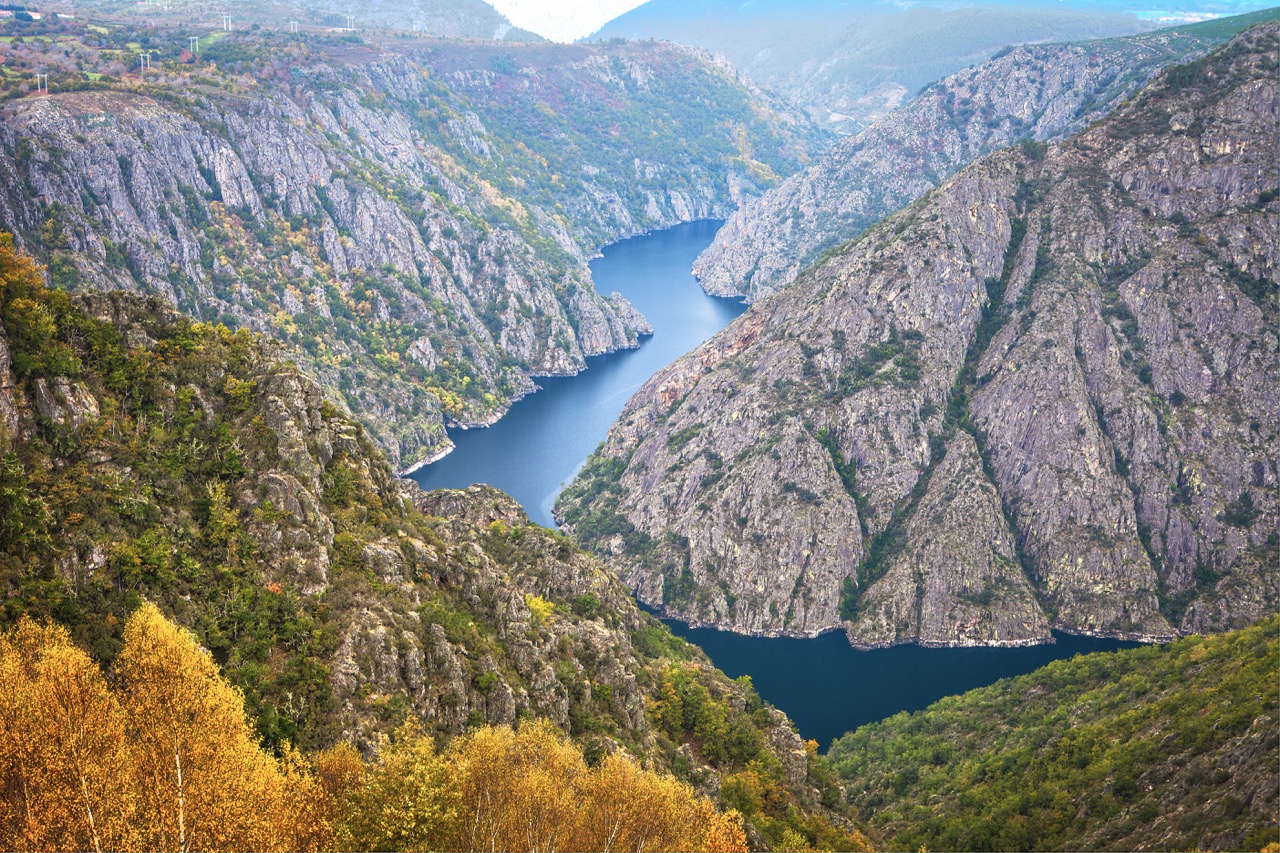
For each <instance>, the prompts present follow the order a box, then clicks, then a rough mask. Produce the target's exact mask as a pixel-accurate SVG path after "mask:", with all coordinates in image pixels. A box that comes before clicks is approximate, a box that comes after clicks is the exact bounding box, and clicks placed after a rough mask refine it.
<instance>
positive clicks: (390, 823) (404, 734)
mask: <svg viewBox="0 0 1280 853" xmlns="http://www.w3.org/2000/svg"><path fill="white" fill-rule="evenodd" d="M317 763H318V770H319V774H320V778H321V780H322V785H323V787H325V788H326V789H327V790H328V791H329V792H330V795H331V797H332V801H333V802H334V803H335V805H336V812H337V826H338V830H337V835H336V837H335V839H334V841H335V842H336V845H337V846H338V848H340V849H343V850H405V851H410V850H441V849H445V848H446V846H447V844H448V843H449V839H450V838H451V837H452V835H453V820H454V817H455V814H456V812H455V810H454V808H453V804H454V800H455V799H456V798H455V797H454V796H453V792H452V791H451V790H450V789H449V787H450V786H449V780H448V779H446V775H445V773H446V769H445V766H444V762H443V761H442V760H441V759H440V756H439V755H438V754H437V753H436V749H435V742H434V741H432V739H431V738H429V737H426V736H425V735H423V734H422V733H421V731H420V730H419V729H418V728H417V727H416V726H415V725H412V724H409V725H406V726H404V727H402V728H401V729H400V730H399V731H397V732H396V733H395V736H394V738H387V737H384V738H382V740H381V743H380V748H379V751H378V759H377V762H376V763H375V764H374V765H373V766H372V767H370V768H368V769H364V768H363V765H362V763H361V762H360V758H359V756H358V754H357V753H356V751H355V749H354V748H353V747H351V746H349V745H345V744H344V745H342V746H339V747H335V748H334V749H331V750H328V751H327V752H326V753H324V754H322V755H321V756H320V758H319V760H318V762H317Z"/></svg>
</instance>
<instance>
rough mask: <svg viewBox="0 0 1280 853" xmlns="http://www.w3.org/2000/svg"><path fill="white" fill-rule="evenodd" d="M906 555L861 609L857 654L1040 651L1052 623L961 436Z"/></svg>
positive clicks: (913, 525) (926, 500)
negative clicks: (908, 643)
mask: <svg viewBox="0 0 1280 853" xmlns="http://www.w3.org/2000/svg"><path fill="white" fill-rule="evenodd" d="M903 534H904V538H905V541H906V543H907V544H906V547H904V548H903V550H902V551H900V552H899V553H898V554H896V555H894V556H893V558H892V559H891V560H889V561H888V562H889V565H888V566H887V571H886V573H885V576H884V577H883V578H881V579H879V580H877V581H875V582H874V583H871V579H870V578H867V579H866V580H867V582H868V583H870V587H869V588H868V589H867V591H866V593H865V594H864V595H863V596H862V598H861V599H860V601H859V602H858V613H857V616H856V618H855V620H854V621H853V622H852V623H851V624H849V625H848V633H849V641H850V642H852V643H853V644H854V645H855V646H865V647H875V646H885V645H891V644H893V643H896V642H900V641H902V640H903V639H904V638H905V639H913V640H915V641H916V642H918V643H920V644H921V645H924V646H970V645H1009V644H1022V643H1033V642H1044V641H1048V640H1050V638H1051V634H1050V633H1049V623H1048V620H1046V619H1045V617H1044V614H1043V613H1042V612H1041V610H1040V607H1039V605H1038V604H1037V603H1036V594H1035V590H1034V589H1032V586H1031V583H1030V582H1029V580H1028V579H1027V577H1026V575H1024V574H1023V572H1022V566H1021V565H1020V563H1019V558H1018V552H1017V546H1016V544H1015V541H1014V533H1013V530H1012V529H1010V527H1009V524H1008V521H1007V520H1006V519H1005V516H1004V512H1003V510H1002V508H1001V506H1000V496H999V494H997V493H996V490H995V487H994V486H992V485H991V483H990V482H989V481H988V480H987V479H986V478H985V477H983V476H982V460H981V459H980V458H979V456H978V447H977V445H976V444H975V443H974V440H973V437H972V436H971V435H969V433H967V432H963V431H960V432H957V433H956V434H955V437H954V438H953V439H952V442H951V445H950V447H949V448H948V449H947V453H946V456H945V457H943V460H942V462H941V463H940V464H939V465H938V467H937V468H936V469H935V470H934V473H933V476H932V477H931V478H930V479H929V486H928V488H927V489H926V491H925V493H924V497H923V498H922V499H921V501H920V503H919V504H918V505H917V506H916V508H915V510H914V511H913V512H912V513H911V515H910V516H909V517H908V519H907V521H906V527H905V529H904V531H903Z"/></svg>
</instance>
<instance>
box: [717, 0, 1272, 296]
mask: <svg viewBox="0 0 1280 853" xmlns="http://www.w3.org/2000/svg"><path fill="white" fill-rule="evenodd" d="M1276 12H1277V10H1268V11H1264V12H1254V13H1252V14H1248V15H1236V16H1232V17H1229V18H1224V19H1221V20H1216V21H1210V22H1207V23H1201V24H1191V25H1187V26H1182V27H1176V28H1170V29H1165V30H1157V31H1155V32H1151V33H1143V34H1141V35H1135V36H1121V37H1119V38H1113V39H1102V40H1098V41H1088V42H1073V43H1058V44H1042V45H1023V46H1021V47H1017V48H1012V49H1010V50H1007V51H1002V52H1001V53H1000V54H999V55H997V56H996V57H993V58H992V59H989V60H987V61H986V62H983V63H981V64H979V65H975V66H972V67H970V68H966V69H964V70H963V71H957V72H956V73H955V74H952V75H951V76H949V77H946V78H944V79H942V80H940V81H938V82H937V83H934V84H933V85H931V86H929V87H928V88H927V89H926V90H925V91H924V92H922V93H921V94H920V96H919V97H917V98H915V99H914V100H912V101H911V102H909V103H907V104H905V105H904V106H901V107H899V108H898V109H896V110H894V111H893V112H891V113H889V114H888V115H887V116H885V117H884V118H882V119H880V120H879V121H877V122H876V123H875V124H873V125H872V126H871V127H869V128H867V129H866V130H864V131H862V132H861V133H859V134H858V135H856V136H853V137H850V138H848V139H845V140H843V141H841V142H840V143H838V144H837V145H835V146H834V147H832V148H831V149H830V150H829V151H827V152H826V153H825V154H823V155H822V157H820V158H819V159H818V160H817V161H816V162H814V163H813V164H812V165H810V166H808V167H807V168H805V169H804V170H803V171H802V172H799V173H797V174H795V175H792V176H791V177H790V178H787V180H785V181H784V182H783V183H782V184H781V185H779V186H778V187H775V188H774V189H771V190H769V191H768V192H767V193H765V194H764V195H763V196H761V197H760V198H758V199H754V200H752V201H750V202H748V203H746V204H744V205H743V206H742V207H741V208H740V209H739V210H738V211H737V212H735V213H734V214H733V215H732V216H731V217H729V220H728V221H727V222H726V223H725V225H724V227H723V228H721V229H720V231H719V232H718V233H717V234H716V238H715V242H713V243H712V244H711V246H709V247H708V248H707V249H706V251H704V252H703V253H702V254H701V255H700V256H699V257H698V259H697V260H696V261H695V262H694V265H693V269H694V272H695V273H696V274H697V276H698V278H699V280H700V281H701V283H702V286H703V288H704V289H705V290H706V291H707V292H708V293H713V294H715V295H717V296H736V295H742V296H746V297H747V298H748V299H750V300H756V299H760V298H761V297H763V296H766V295H767V294H769V293H771V292H773V291H775V290H777V289H778V288H781V287H785V286H786V285H788V284H790V283H791V282H792V281H794V280H795V277H796V276H797V275H798V274H799V273H800V271H801V270H802V269H804V268H805V267H807V266H808V265H809V264H811V263H813V261H815V260H817V258H818V256H819V255H821V254H822V252H824V251H825V250H827V249H829V248H831V247H833V246H837V245H839V244H841V243H844V242H846V241H848V240H850V239H852V238H853V237H855V236H857V234H858V232H860V231H861V230H862V229H864V228H866V227H868V226H870V225H871V224H872V223H874V222H876V221H877V220H879V219H880V218H882V217H884V216H885V215H887V214H889V213H891V212H893V211H894V210H897V209H898V208H900V207H902V206H903V205H905V204H907V203H908V202H911V201H914V200H915V199H917V198H919V197H920V196H921V195H923V194H924V193H925V192H927V191H928V190H930V189H933V188H934V187H935V186H937V185H938V183H940V182H941V181H942V180H943V179H945V178H946V177H948V176H949V175H951V174H952V173H954V172H955V171H956V170H957V169H959V168H960V167H961V166H963V165H965V164H966V163H968V162H970V161H972V160H974V159H976V158H977V157H979V156H981V155H983V154H986V153H989V152H991V151H994V150H996V149H997V148H1002V147H1004V146H1006V145H1011V144H1013V143H1014V142H1017V141H1019V140H1021V139H1025V138H1031V139H1036V140H1039V141H1045V140H1053V139H1060V138H1062V137H1064V136H1066V135H1067V134H1068V133H1070V132H1074V131H1076V130H1079V129H1080V128H1082V127H1084V126H1085V125H1087V124H1088V123H1089V122H1091V121H1094V120H1095V119H1097V117H1098V116H1100V115H1103V114H1105V113H1106V112H1107V111H1108V110H1109V109H1111V108H1112V107H1114V106H1115V105H1116V104H1118V103H1120V102H1121V101H1123V100H1124V99H1125V98H1127V97H1129V96H1130V95H1132V94H1133V93H1134V92H1135V91H1136V90H1137V89H1138V88H1140V87H1141V86H1142V84H1143V83H1145V82H1146V81H1147V79H1149V78H1150V77H1151V75H1153V74H1155V73H1156V72H1157V71H1158V70H1159V69H1160V68H1162V67H1163V66H1165V65H1167V64H1170V63H1172V62H1184V61H1186V60H1188V59H1191V58H1193V57H1195V56H1196V55H1198V54H1199V53H1201V52H1204V51H1207V50H1208V49H1209V48H1210V47H1213V46H1215V45H1217V44H1220V43H1222V42H1224V41H1226V40H1227V39H1229V38H1231V37H1232V36H1234V35H1235V34H1236V33H1238V32H1240V31H1241V30H1244V29H1247V28H1248V27H1249V26H1252V25H1254V24H1257V23H1262V22H1263V21H1265V20H1269V19H1273V18H1274V17H1275V15H1276Z"/></svg>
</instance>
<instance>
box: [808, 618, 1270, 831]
mask: <svg viewBox="0 0 1280 853" xmlns="http://www.w3.org/2000/svg"><path fill="white" fill-rule="evenodd" d="M1278 632H1280V618H1277V617H1274V616H1273V617H1271V618H1269V619H1267V620H1265V621H1263V622H1261V623H1260V624H1258V625H1256V626H1254V627H1251V628H1246V629H1243V630H1240V631H1236V632H1233V633H1229V634H1223V635H1219V636H1213V637H1200V636H1194V637H1187V638H1184V639H1181V640H1178V641H1176V642H1174V643H1171V644H1170V645H1168V646H1164V647H1158V646H1150V647H1144V648H1139V649H1129V650H1125V651H1119V652H1110V653H1104V654H1093V655H1085V656H1080V657H1076V658H1073V659H1071V660H1065V661H1058V662H1056V663H1053V664H1050V665H1049V666H1047V667H1044V668H1043V669H1039V670H1037V671H1035V672H1033V673H1031V674H1030V675H1025V676H1021V677H1019V678H1014V679H1009V680H1006V681H1001V682H999V683H998V684H995V685H992V686H991V687H986V688H982V689H980V690H974V691H970V692H969V693H965V694H963V695H961V696H953V697H949V698H947V699H943V700H942V701H940V702H937V703H935V704H934V705H931V706H930V707H929V708H927V709H926V710H924V711H920V712H918V713H914V714H898V715H897V716H895V717H891V718H889V719H888V720H885V721H883V722H880V723H875V724H872V725H869V726H863V727H862V728H860V729H858V730H857V731H856V732H853V733H851V734H849V735H846V736H845V737H843V738H840V739H838V740H837V741H836V742H835V743H834V744H832V747H831V752H830V757H831V760H832V763H833V764H834V766H835V768H836V772H837V773H838V774H839V775H840V777H841V779H842V780H843V781H844V782H845V784H846V790H848V791H849V794H850V797H851V799H852V801H853V803H854V804H855V805H856V806H857V807H858V809H859V811H860V812H861V813H862V814H863V815H865V816H867V818H868V820H869V821H870V824H871V825H872V826H873V827H874V828H875V829H876V830H878V831H879V832H881V833H882V834H883V837H884V838H885V839H886V840H887V841H888V844H889V846H890V847H892V848H894V849H901V850H915V849H917V848H918V847H922V846H923V847H928V848H929V849H934V850H1184V849H1198V850H1261V849H1263V848H1264V847H1266V846H1267V845H1269V844H1275V843H1277V842H1280V825H1278V823H1277V817H1278V814H1280V812H1278V804H1277V786H1278V785H1280V779H1278V776H1277V768H1278V767H1280V708H1278V707H1277V700H1276V674H1277V672H1280V633H1278Z"/></svg>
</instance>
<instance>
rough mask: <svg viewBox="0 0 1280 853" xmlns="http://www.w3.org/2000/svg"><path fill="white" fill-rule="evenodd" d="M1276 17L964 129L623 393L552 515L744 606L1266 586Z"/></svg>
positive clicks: (1264, 599)
mask: <svg viewBox="0 0 1280 853" xmlns="http://www.w3.org/2000/svg"><path fill="white" fill-rule="evenodd" d="M1278 30H1280V26H1277V25H1267V26H1263V27H1257V28H1254V29H1252V30H1250V31H1248V32H1247V33H1245V34H1242V35H1241V36H1239V37H1237V38H1236V39H1235V40H1233V41H1232V42H1231V43H1230V45H1229V46H1228V47H1226V48H1224V49H1222V50H1220V51H1218V52H1217V53H1215V54H1212V55H1211V57H1210V58H1207V59H1205V60H1201V61H1199V62H1196V63H1192V64H1190V65H1185V66H1178V67H1176V68H1174V69H1172V70H1170V71H1168V72H1167V73H1166V74H1164V75H1163V76H1162V77H1161V78H1159V79H1158V80H1157V81H1156V82H1155V83H1153V84H1152V85H1151V86H1150V87H1148V88H1147V89H1146V90H1145V91H1144V93H1143V94H1142V96H1141V97H1139V98H1137V99H1135V100H1134V101H1133V102H1131V103H1129V104H1127V105H1125V106H1123V107H1121V108H1120V109H1118V110H1117V111H1116V112H1115V113H1114V114H1113V115H1112V116H1110V117H1109V118H1108V119H1106V120H1105V121H1103V122H1101V123H1100V124H1098V125H1096V126H1094V127H1092V128H1090V129H1089V130H1088V131H1086V132H1084V133H1082V134H1080V135H1079V136H1077V137H1074V138H1072V139H1071V140H1069V141H1068V142H1066V143H1063V144H1061V145H1056V146H1047V147H1046V146H1043V145H1041V144H1035V143H1033V144H1027V145H1024V146H1022V147H1021V148H1018V149H1012V150H1009V151H1004V152H1000V153H998V154H995V155H992V156H990V157H988V158H986V159H983V160H980V161H979V162H977V163H976V164H974V165H972V166H970V167H969V168H967V169H965V170H964V171H962V172H961V173H959V174H958V175H957V176H955V177H954V178H952V179H951V180H949V181H947V182H945V183H944V184H943V185H942V186H941V187H939V188H938V189H937V190H936V191H934V192H933V193H931V194H930V195H928V196H926V197H925V198H924V199H922V200H921V201H919V202H917V203H916V204H914V205H912V206H911V207H910V208H908V209H907V210H905V211H903V212H901V213H899V214H897V215H895V216H893V217H891V218H889V219H888V220H885V221H884V222H883V223H881V224H880V225H879V226H877V227H875V228H873V229H871V230H869V231H867V232H865V233H864V234H863V235H862V237H861V238H859V239H858V240H856V241H855V242H854V243H852V244H850V245H848V246H845V247H842V248H841V249H839V250H837V251H835V252H834V253H833V254H832V256H831V257H830V258H829V259H828V260H826V261H825V262H823V263H820V264H819V265H817V266H816V267H814V268H813V269H811V270H810V271H808V272H806V273H805V274H804V275H802V276H801V277H800V278H799V279H798V280H797V281H796V282H795V283H794V284H793V285H792V286H791V287H789V288H787V289H785V290H782V291H779V292H778V293H775V294H774V295H773V296H771V297H769V298H767V299H764V300H762V301H760V302H758V303H756V304H755V305H754V306H752V308H751V310H749V311H747V312H746V313H745V314H744V315H743V316H742V317H740V318H739V319H738V320H736V321H735V322H734V323H733V324H732V325H730V326H729V327H728V328H727V329H725V330H724V331H723V332H721V333H720V334H719V335H717V336H716V337H715V338H712V339H711V340H710V341H708V342H707V343H706V344H704V345H703V346H702V347H700V348H699V349H697V350H695V351H694V352H693V353H691V354H690V355H688V356H686V357H685V358H683V359H681V360H680V361H678V362H676V363H674V364H672V365H671V366H670V367H669V368H668V369H666V370H664V371H662V372H660V373H658V374H657V375H655V376H654V377H653V378H652V379H651V380H650V381H649V382H648V383H646V385H645V386H644V387H643V388H642V389H641V390H640V391H639V392H637V394H636V395H635V396H634V397H633V398H632V400H631V401H630V402H629V403H628V405H627V407H626V409H625V410H624V412H623V414H622V416H621V417H620V419H619V421H618V422H617V423H616V424H615V425H614V426H613V428H612V429H611V430H610V434H609V439H608V441H607V442H606V443H605V445H604V446H603V447H602V448H601V449H600V451H598V452H597V454H596V455H595V456H594V457H593V458H592V460H591V461H590V462H589V463H588V464H587V466H586V468H585V469H584V471H583V473H582V475H581V476H580V478H579V479H578V480H577V481H576V482H575V484H574V485H573V486H572V487H571V488H570V489H568V490H566V492H565V494H564V495H563V496H562V498H561V503H560V507H559V512H560V514H561V517H563V518H564V519H565V520H566V521H567V522H569V523H570V524H571V525H572V526H573V529H574V532H575V535H576V536H577V537H578V538H579V540H580V541H583V542H585V543H589V544H590V545H591V546H592V547H594V548H596V549H597V550H599V551H603V552H611V553H615V554H619V555H621V559H622V560H623V561H624V562H625V563H626V564H627V565H629V566H630V582H631V583H632V584H633V585H634V586H635V587H636V589H637V590H638V592H639V594H640V596H641V597H642V599H643V600H645V601H647V602H650V603H653V604H655V605H659V606H661V607H663V608H664V609H665V610H666V611H667V612H668V613H671V614H673V615H678V616H679V617H681V618H683V619H687V620H691V621H695V622H710V623H714V624H716V625H719V626H723V627H726V628H732V629H734V630H739V631H748V632H762V633H783V632H786V633H796V634H809V633H813V632H816V631H822V630H828V629H830V628H832V627H836V626H843V627H844V628H845V629H846V631H847V632H848V635H849V637H850V639H851V641H852V642H854V643H855V644H857V645H862V646H878V645H886V644H892V643H899V642H920V643H924V644H943V645H965V644H989V643H1031V642H1037V641H1045V640H1047V639H1048V638H1049V633H1048V628H1049V627H1054V628H1059V629H1061V630H1065V631H1069V632H1077V633H1087V634H1098V635H1109V636H1123V637H1145V638H1159V637H1167V636H1169V635H1171V634H1173V633H1176V632H1188V631H1206V630H1225V629H1228V628H1232V627H1238V626H1242V625H1245V624H1248V623H1250V622H1252V621H1254V620H1256V619H1258V618H1259V617H1261V616H1263V615H1265V614H1267V613H1269V612H1273V611H1274V609H1275V607H1276V604H1277V600H1278V597H1280V591H1278V590H1277V578H1276V575H1275V573H1274V571H1272V569H1273V567H1274V565H1275V562H1276V560H1277V557H1278V554H1277V532H1276V531H1277V528H1276V525H1277V502H1276V482H1277V471H1276V459H1277V449H1278V448H1280V443H1278V438H1277V424H1276V419H1275V411H1274V403H1275V395H1276V377H1277V375H1280V374H1278V369H1280V366H1278V365H1277V337H1276V329H1277V320H1280V312H1278V308H1277V289H1276V260H1277V259H1276V254H1275V253H1276V231H1277V221H1276V211H1277V200H1276V185H1277V172H1276V157H1277V149H1276V135H1275V128H1276V121H1277V118H1276V96H1277V93H1276V89H1277V85H1276V38H1277V31H1278ZM1011 545H1012V548H1011V547H1010V546H1011Z"/></svg>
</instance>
